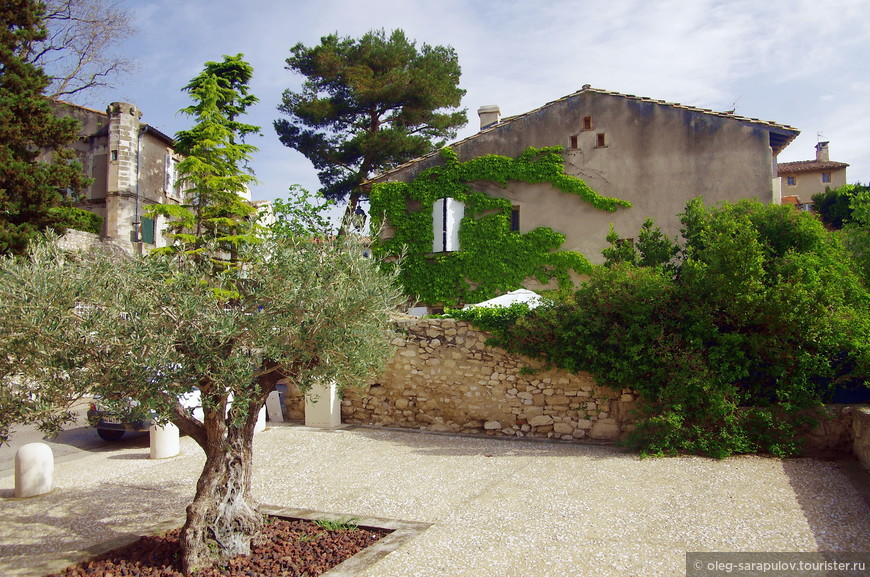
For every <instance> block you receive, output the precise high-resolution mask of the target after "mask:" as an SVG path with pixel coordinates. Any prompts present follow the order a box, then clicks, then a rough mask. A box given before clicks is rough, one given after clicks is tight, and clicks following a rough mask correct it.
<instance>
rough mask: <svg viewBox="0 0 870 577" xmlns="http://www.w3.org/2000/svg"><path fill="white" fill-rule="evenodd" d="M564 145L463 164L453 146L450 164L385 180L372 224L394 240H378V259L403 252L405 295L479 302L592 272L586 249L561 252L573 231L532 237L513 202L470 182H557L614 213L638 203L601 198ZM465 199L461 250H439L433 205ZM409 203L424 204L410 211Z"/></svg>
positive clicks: (564, 284)
mask: <svg viewBox="0 0 870 577" xmlns="http://www.w3.org/2000/svg"><path fill="white" fill-rule="evenodd" d="M561 151H562V148H561V147H550V148H528V149H527V150H526V151H525V152H523V153H522V154H521V155H520V156H519V157H518V158H516V159H513V158H509V157H506V156H499V155H495V154H489V155H485V156H480V157H477V158H474V159H472V160H469V161H468V162H460V161H459V158H458V157H457V155H456V153H455V152H454V151H453V150H452V149H450V148H444V149H442V150H441V158H442V160H443V161H444V163H443V164H441V165H439V166H435V167H432V168H430V169H428V170H426V171H424V172H422V173H421V174H420V175H419V176H418V177H417V178H415V179H414V180H413V181H412V182H384V183H378V184H375V185H373V186H372V190H371V193H370V199H371V214H372V229H373V230H380V228H381V226H382V225H384V224H387V225H389V227H390V229H392V231H393V232H394V235H393V236H392V237H391V238H378V239H376V240H375V241H374V242H373V246H372V248H373V252H374V254H375V255H376V256H378V257H381V258H386V259H390V258H391V257H392V258H396V257H402V266H401V270H400V273H399V278H400V280H401V282H402V284H403V286H404V290H405V293H406V294H408V295H413V296H415V297H416V298H417V299H418V300H419V301H420V302H422V303H425V304H437V303H441V304H445V305H456V304H459V303H475V302H480V301H483V300H486V299H489V298H492V297H494V296H496V295H498V294H501V293H504V292H507V291H511V290H514V289H516V288H517V287H519V286H521V285H522V283H523V282H524V281H526V280H527V279H534V280H536V281H538V282H540V283H542V284H547V283H549V282H551V281H556V283H557V286H558V287H559V289H560V290H562V291H569V290H571V289H572V288H573V282H572V280H571V276H570V271H572V270H573V271H575V272H576V273H578V274H586V273H588V272H589V271H590V270H591V268H592V265H591V264H590V263H589V261H588V259H587V258H586V257H585V256H583V255H582V254H580V253H578V252H573V251H558V250H557V249H558V248H559V247H560V246H562V244H563V243H564V242H565V235H563V234H561V233H558V232H556V231H554V230H552V229H551V228H547V227H541V228H536V229H535V230H532V231H529V232H527V233H525V234H520V233H518V232H511V230H510V218H511V210H512V205H511V202H510V200H508V199H505V198H495V197H491V196H487V195H486V194H484V193H482V192H479V191H475V190H473V189H472V188H471V186H470V185H469V183H472V182H478V181H489V182H495V183H498V184H499V185H501V186H502V187H506V186H507V185H508V183H509V182H525V183H529V184H538V183H549V184H551V185H552V186H553V187H554V188H555V189H557V190H559V191H562V192H564V193H567V194H576V195H577V196H579V197H580V198H582V199H583V200H584V201H586V202H588V203H590V204H591V205H592V206H594V207H595V208H598V209H601V210H606V211H610V212H613V211H615V210H617V209H618V208H620V207H629V206H631V204H629V203H628V202H626V201H624V200H619V199H616V198H608V197H604V196H601V195H599V194H598V193H596V192H595V191H594V190H592V189H591V188H589V186H588V185H587V184H586V183H585V182H583V181H582V180H580V179H579V178H576V177H574V176H571V175H568V174H565V170H564V168H565V166H564V159H563V158H562V156H561V155H560V154H559V153H560V152H561ZM445 197H449V198H454V199H456V200H458V201H460V202H462V203H464V204H465V218H463V219H462V222H461V223H460V226H459V244H460V246H461V247H462V248H461V250H459V251H457V252H450V253H434V254H433V253H432V240H433V233H432V205H433V204H434V202H435V201H436V200H438V199H439V198H445ZM409 201H412V202H415V203H417V204H418V205H419V209H416V210H410V209H409Z"/></svg>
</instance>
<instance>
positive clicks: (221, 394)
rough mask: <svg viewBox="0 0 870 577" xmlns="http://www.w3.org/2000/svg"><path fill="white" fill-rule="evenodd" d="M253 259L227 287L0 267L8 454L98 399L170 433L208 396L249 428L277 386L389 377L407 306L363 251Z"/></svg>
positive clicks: (161, 272)
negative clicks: (174, 420) (19, 435)
mask: <svg viewBox="0 0 870 577" xmlns="http://www.w3.org/2000/svg"><path fill="white" fill-rule="evenodd" d="M246 250H248V251H250V254H247V255H246V258H245V261H246V262H245V264H244V265H243V267H242V268H241V269H240V270H238V271H235V272H234V273H233V274H232V275H229V274H228V275H224V276H218V277H209V276H208V275H207V274H205V273H206V271H205V270H204V269H203V267H204V266H207V265H204V264H197V263H196V262H194V259H192V258H185V257H183V256H182V257H179V256H175V257H167V256H151V257H147V258H138V257H129V256H125V255H122V256H119V255H117V254H111V253H109V252H105V251H94V252H83V253H65V252H63V251H61V250H59V249H57V248H56V247H55V246H54V245H53V244H51V243H42V244H36V245H35V246H34V247H33V248H32V249H31V251H30V253H29V254H28V255H27V257H26V258H18V259H15V258H5V259H3V260H0V359H2V360H3V361H2V364H0V440H4V441H5V440H6V438H7V436H8V432H9V427H10V426H11V425H12V424H14V423H21V422H36V423H40V424H42V425H43V426H44V427H45V428H46V430H52V429H56V428H57V427H58V425H59V424H60V423H61V422H62V421H63V420H64V416H65V413H64V411H65V408H66V407H68V406H69V404H70V403H71V402H72V401H73V400H75V399H77V398H79V397H82V396H87V395H92V394H99V395H101V396H102V397H104V398H106V399H123V398H127V397H133V398H135V399H136V400H138V401H139V403H140V404H141V405H142V406H145V407H150V408H153V409H155V410H156V411H157V412H158V413H159V414H160V415H161V418H162V419H168V418H170V416H171V415H173V410H174V409H175V408H176V404H177V402H176V400H177V398H178V396H179V395H182V394H184V393H186V392H188V391H190V390H192V389H193V388H194V387H197V388H199V389H200V390H201V391H202V394H203V403H204V405H205V406H206V407H207V408H213V409H216V410H223V407H225V405H226V402H227V397H228V395H230V394H232V396H233V397H234V399H235V401H234V402H233V409H232V411H231V412H230V416H229V420H230V421H232V420H235V421H236V422H239V420H240V419H243V418H244V416H245V414H246V413H247V411H248V410H249V407H248V405H247V403H246V401H250V400H255V399H257V398H258V397H260V396H261V395H262V394H263V387H266V386H269V387H271V386H273V385H274V381H276V380H277V377H278V376H281V377H286V378H288V379H289V380H290V381H291V382H293V383H295V384H297V385H298V386H300V388H302V389H303V390H305V389H306V388H307V387H309V386H310V385H311V383H312V381H313V380H314V379H321V378H322V379H334V380H335V381H337V382H338V384H339V385H340V386H348V385H354V384H359V383H362V382H364V379H365V378H366V377H367V376H369V375H370V374H371V373H372V371H373V370H375V369H377V368H378V367H379V366H380V364H381V362H382V361H383V360H384V359H385V358H386V356H387V355H388V354H389V352H390V345H389V340H390V338H389V335H388V331H387V327H388V325H389V315H390V312H391V311H392V310H394V308H395V306H396V305H397V303H398V302H399V298H400V297H399V293H398V291H397V290H396V288H395V287H394V284H393V279H392V278H389V277H386V276H384V274H383V273H382V272H380V270H379V268H378V267H377V265H376V263H374V262H372V261H371V260H368V259H366V258H364V257H363V256H362V247H361V246H359V245H358V244H354V241H353V239H340V240H337V241H327V240H324V239H319V240H317V241H316V242H315V241H312V240H306V239H301V238H295V239H284V240H283V241H280V242H267V243H263V244H260V245H255V246H251V247H248V248H247V249H246ZM204 279H209V280H204ZM228 287H230V288H232V289H233V290H232V291H229V290H227V291H222V290H221V289H226V288H228ZM230 293H232V294H236V293H237V294H238V297H237V298H233V299H231V300H228V299H225V298H220V296H218V295H221V294H230ZM176 416H177V415H176ZM227 425H230V422H228V423H227ZM194 437H195V438H196V435H194ZM197 440H198V441H199V439H197ZM200 444H202V443H200Z"/></svg>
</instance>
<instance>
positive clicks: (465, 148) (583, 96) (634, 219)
mask: <svg viewBox="0 0 870 577" xmlns="http://www.w3.org/2000/svg"><path fill="white" fill-rule="evenodd" d="M478 114H479V116H480V131H479V132H477V133H476V134H474V135H472V136H470V137H468V138H465V139H464V140H461V141H459V142H455V143H453V144H451V145H450V147H451V148H452V149H453V150H454V151H455V152H456V154H457V156H458V158H459V160H460V161H463V162H464V161H468V160H470V159H472V158H476V157H479V156H482V155H487V154H498V155H502V156H508V157H512V158H516V157H518V156H519V155H520V154H521V153H522V152H523V151H525V150H526V149H527V148H528V147H536V148H543V147H554V146H561V147H562V148H563V152H562V153H561V154H562V156H563V158H564V169H565V173H566V174H569V175H571V176H575V177H577V178H580V179H582V180H584V181H585V182H586V183H587V184H588V185H589V186H590V187H591V188H592V189H593V190H594V191H595V192H597V193H598V194H600V195H603V196H606V197H616V198H619V199H623V200H627V201H629V202H630V203H631V208H620V209H618V210H617V211H616V212H607V211H603V210H599V209H596V208H594V207H593V206H591V205H590V204H589V203H587V202H584V201H583V200H582V199H580V198H579V197H577V196H576V195H569V194H565V193H562V192H560V191H559V190H556V189H555V188H553V187H552V186H551V185H549V184H546V183H543V184H527V183H520V182H511V183H509V184H508V185H507V186H506V187H504V188H503V187H501V186H500V185H499V184H498V183H494V182H475V183H473V184H472V188H473V189H474V190H477V191H480V192H484V193H485V194H488V195H490V196H498V197H502V198H506V199H509V200H510V202H511V203H512V205H513V217H512V218H513V222H512V226H515V227H516V229H513V230H519V231H520V232H522V233H525V232H528V231H531V230H534V229H536V228H538V227H549V228H551V229H553V230H555V231H556V232H559V233H562V234H564V235H565V236H566V240H565V243H564V244H563V246H562V247H561V250H568V251H576V252H579V253H582V254H584V255H585V256H586V257H587V258H589V259H590V261H592V262H593V263H595V262H601V261H602V260H603V258H602V256H601V250H602V249H603V248H605V247H606V246H607V242H606V240H605V237H606V236H607V234H608V232H609V228H610V225H611V223H612V224H613V226H614V228H615V230H616V232H617V234H619V236H620V237H621V238H624V239H632V238H633V237H634V236H635V235H636V234H637V232H638V230H639V229H640V227H641V225H642V224H643V222H644V221H645V220H646V219H647V218H648V217H652V218H653V219H655V221H656V223H657V224H658V225H659V226H660V227H661V228H662V230H663V232H664V233H665V234H667V235H668V236H670V237H674V236H676V235H678V234H679V231H680V222H679V216H678V214H679V213H680V212H682V211H683V209H684V207H685V205H686V203H687V202H688V201H689V200H690V199H692V198H694V197H696V196H702V197H703V199H704V202H705V203H707V204H715V203H717V202H720V201H736V200H740V199H744V198H748V199H758V200H760V201H763V202H775V203H777V204H778V203H779V202H780V188H779V179H778V178H777V161H776V159H777V155H778V154H779V153H780V152H781V151H782V150H783V149H784V148H785V147H786V146H787V145H788V144H789V143H790V142H791V141H792V140H793V139H794V138H795V137H796V136H797V135H798V134H799V131H798V130H797V129H795V128H792V127H790V126H786V125H783V124H778V123H775V122H769V121H764V120H759V119H756V118H747V117H744V116H738V115H735V114H734V113H732V112H715V111H713V110H707V109H702V108H696V107H693V106H686V105H682V104H677V103H672V102H665V101H663V100H654V99H652V98H645V97H640V96H635V95H631V94H620V93H617V92H611V91H607V90H601V89H597V88H591V87H590V86H589V85H586V86H584V87H583V88H582V89H581V90H579V91H577V92H575V93H573V94H570V95H568V96H565V97H563V98H560V99H558V100H555V101H552V102H549V103H547V104H545V105H543V106H541V107H540V108H537V109H535V110H532V111H529V112H526V113H523V114H519V115H516V116H510V117H504V118H502V117H501V116H500V110H499V107H498V106H484V107H481V108H480V109H479V110H478ZM440 162H441V159H440V156H439V154H438V153H433V154H430V155H427V156H423V157H420V158H417V159H415V160H412V161H410V162H408V163H406V164H403V165H401V166H398V167H396V168H394V169H392V170H390V171H387V172H384V173H382V174H380V175H377V176H376V177H374V178H372V179H371V180H370V181H369V183H368V184H369V185H371V184H374V183H382V182H390V181H400V182H409V181H411V180H413V179H414V178H415V177H416V176H417V175H419V174H420V173H421V172H422V171H424V170H426V169H428V168H430V167H432V166H435V165H437V164H439V163H440ZM449 201H450V199H446V200H445V201H444V203H445V207H446V208H447V209H448V210H444V211H443V212H444V214H445V215H446V216H442V217H441V218H442V219H444V218H448V219H449V218H451V215H455V216H453V217H452V218H457V219H461V218H463V214H462V212H461V211H452V210H449V209H450V208H452V207H450V206H448V205H449ZM442 208H444V207H442ZM408 210H414V207H413V206H410V205H409V208H408ZM435 216H436V217H437V215H435ZM388 224H389V223H388ZM435 224H436V225H438V224H439V223H435ZM440 226H442V227H443V228H444V229H445V230H448V229H450V227H449V226H447V225H446V224H445V223H440ZM453 228H454V229H455V228H456V227H453ZM457 248H458V250H461V248H462V247H461V246H458V247H455V246H453V247H451V249H452V250H457Z"/></svg>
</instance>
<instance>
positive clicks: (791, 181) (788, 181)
mask: <svg viewBox="0 0 870 577" xmlns="http://www.w3.org/2000/svg"><path fill="white" fill-rule="evenodd" d="M785 183H786V185H788V186H794V185H796V184H797V178H796V177H794V176H787V177H785Z"/></svg>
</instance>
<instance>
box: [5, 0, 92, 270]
mask: <svg viewBox="0 0 870 577" xmlns="http://www.w3.org/2000/svg"><path fill="white" fill-rule="evenodd" d="M42 13H43V5H42V4H40V3H39V2H36V1H34V0H7V1H6V2H4V3H3V4H2V5H0V254H7V253H13V254H21V253H23V252H24V251H25V249H26V247H27V244H28V243H29V242H30V240H32V239H33V238H34V237H36V236H38V235H39V234H40V233H41V232H42V231H44V230H47V229H52V230H54V231H56V232H58V233H62V232H63V229H64V227H63V222H62V221H63V218H62V217H61V216H59V215H58V214H56V213H52V211H51V210H50V209H51V208H52V207H57V206H61V205H63V204H65V203H66V201H65V198H64V194H65V191H67V190H79V189H81V188H84V187H85V186H86V185H87V178H86V177H85V175H84V173H83V172H82V168H81V165H80V164H79V163H78V162H76V161H74V158H75V157H74V153H73V152H72V151H71V150H68V149H67V148H66V147H67V146H68V145H69V144H70V143H72V142H73V141H75V139H76V138H77V137H78V123H77V121H76V120H75V119H74V118H72V117H65V118H59V117H57V116H55V114H54V112H53V110H52V107H51V103H50V101H49V99H48V98H47V97H46V96H45V95H44V94H43V92H44V91H45V89H46V87H47V86H48V82H49V80H48V78H47V77H46V75H45V74H44V73H43V72H42V70H40V69H39V68H37V67H35V66H34V65H33V64H30V63H28V62H26V61H25V60H24V58H23V57H22V55H23V54H26V53H27V51H28V50H29V48H30V46H31V44H32V43H34V42H36V41H38V40H40V39H42V38H44V37H45V27H44V25H43V23H42Z"/></svg>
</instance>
